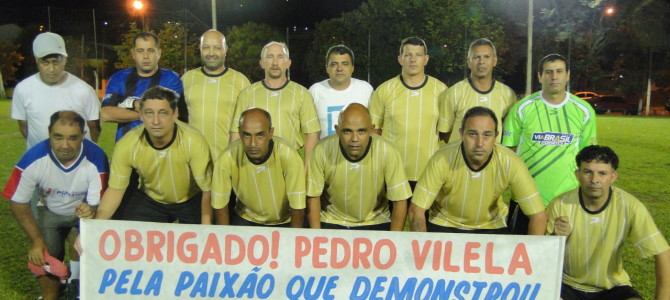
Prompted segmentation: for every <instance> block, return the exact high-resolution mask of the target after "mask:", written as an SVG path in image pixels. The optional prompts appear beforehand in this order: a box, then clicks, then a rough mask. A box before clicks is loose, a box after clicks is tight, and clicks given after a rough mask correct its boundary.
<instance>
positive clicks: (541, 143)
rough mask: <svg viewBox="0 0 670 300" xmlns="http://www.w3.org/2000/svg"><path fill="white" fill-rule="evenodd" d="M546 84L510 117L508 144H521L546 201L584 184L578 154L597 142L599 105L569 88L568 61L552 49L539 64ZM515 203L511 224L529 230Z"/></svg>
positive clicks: (519, 150)
mask: <svg viewBox="0 0 670 300" xmlns="http://www.w3.org/2000/svg"><path fill="white" fill-rule="evenodd" d="M537 75H538V79H539V81H540V83H541V84H542V90H541V91H538V92H535V93H533V94H531V95H529V96H528V97H526V98H524V99H522V100H521V101H519V102H517V103H516V104H515V105H514V106H512V109H511V110H510V112H509V114H508V115H507V118H506V119H505V125H504V132H503V145H505V146H507V147H510V148H512V149H516V153H517V155H519V156H520V157H521V159H523V161H524V162H525V163H526V165H527V166H528V169H529V171H530V173H531V175H532V176H533V178H534V179H535V182H536V184H537V188H538V190H539V191H540V195H541V196H542V200H543V201H544V205H545V206H547V205H549V202H551V200H552V199H554V198H556V197H557V196H558V195H560V194H563V193H564V192H567V191H569V190H572V189H575V188H576V187H577V186H579V183H578V182H577V179H576V178H575V176H574V171H575V169H576V168H577V167H576V165H575V156H576V155H577V153H578V152H579V150H581V149H583V148H584V147H586V146H589V145H593V144H596V120H595V116H596V114H595V111H594V110H593V108H592V107H591V105H589V104H588V103H587V102H586V101H584V100H582V99H580V98H579V97H577V96H575V95H573V94H570V93H569V92H567V91H566V86H567V83H568V81H569V80H570V69H569V66H568V62H567V60H566V59H565V57H563V56H562V55H559V54H549V55H547V56H545V57H544V58H542V59H541V60H540V63H539V64H538V74H537ZM514 204H515V203H513V204H512V205H511V207H514V209H513V210H512V209H510V219H509V222H508V226H510V227H511V228H510V229H511V231H512V232H514V233H520V234H523V233H525V232H527V229H526V228H523V227H524V226H523V224H528V221H527V220H524V219H523V218H524V217H525V216H524V215H523V214H521V213H518V212H519V209H518V206H516V205H514Z"/></svg>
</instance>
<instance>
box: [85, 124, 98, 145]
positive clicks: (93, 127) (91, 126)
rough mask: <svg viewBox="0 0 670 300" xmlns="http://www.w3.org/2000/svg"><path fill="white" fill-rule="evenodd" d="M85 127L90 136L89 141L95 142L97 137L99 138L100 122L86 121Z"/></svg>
mask: <svg viewBox="0 0 670 300" xmlns="http://www.w3.org/2000/svg"><path fill="white" fill-rule="evenodd" d="M86 125H88V130H89V131H90V134H91V140H93V141H94V142H97V141H98V137H99V136H100V120H90V121H86Z"/></svg>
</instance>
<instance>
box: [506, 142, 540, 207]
mask: <svg viewBox="0 0 670 300" xmlns="http://www.w3.org/2000/svg"><path fill="white" fill-rule="evenodd" d="M509 158H510V160H511V161H510V163H511V164H510V170H509V172H510V182H509V184H510V186H511V188H512V197H513V199H514V201H516V202H517V203H518V204H519V207H521V211H523V213H524V214H525V215H526V216H530V215H534V214H536V213H539V212H542V211H544V209H545V208H544V202H543V201H542V198H541V197H540V193H539V192H538V191H537V187H536V186H535V181H534V179H533V177H532V176H531V175H530V172H528V168H527V167H526V165H525V164H524V162H523V161H522V160H521V159H520V158H518V157H517V156H516V155H514V154H512V153H510V156H509Z"/></svg>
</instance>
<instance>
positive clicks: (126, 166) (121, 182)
mask: <svg viewBox="0 0 670 300" xmlns="http://www.w3.org/2000/svg"><path fill="white" fill-rule="evenodd" d="M131 142H132V141H131V140H130V139H128V138H126V139H121V140H119V142H118V143H117V144H116V146H115V147H114V154H112V164H111V168H110V173H109V187H110V188H113V189H117V190H125V189H126V188H127V187H128V183H129V180H130V174H131V173H132V170H133V167H132V161H131V159H132V153H131V152H132V146H133V144H132V143H131Z"/></svg>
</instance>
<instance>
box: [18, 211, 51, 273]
mask: <svg viewBox="0 0 670 300" xmlns="http://www.w3.org/2000/svg"><path fill="white" fill-rule="evenodd" d="M9 207H10V209H11V211H12V214H13V215H14V218H15V219H16V221H17V222H18V223H19V225H21V228H23V231H25V232H26V234H27V235H28V238H30V241H31V243H32V244H31V246H30V250H28V260H29V261H30V262H32V263H34V264H36V265H38V266H41V265H44V254H43V253H44V250H45V249H46V248H47V246H46V243H45V242H44V238H43V237H42V233H41V232H40V230H39V227H38V226H37V222H36V221H35V218H34V217H33V214H32V212H31V209H30V202H27V203H18V202H14V201H11V202H10V205H9Z"/></svg>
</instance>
